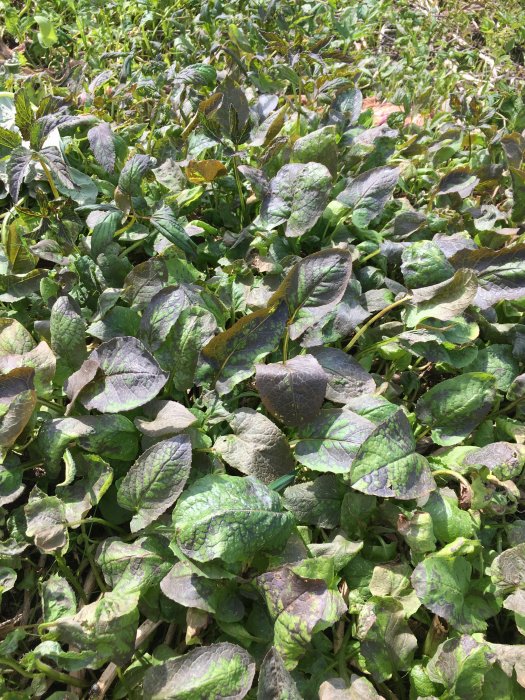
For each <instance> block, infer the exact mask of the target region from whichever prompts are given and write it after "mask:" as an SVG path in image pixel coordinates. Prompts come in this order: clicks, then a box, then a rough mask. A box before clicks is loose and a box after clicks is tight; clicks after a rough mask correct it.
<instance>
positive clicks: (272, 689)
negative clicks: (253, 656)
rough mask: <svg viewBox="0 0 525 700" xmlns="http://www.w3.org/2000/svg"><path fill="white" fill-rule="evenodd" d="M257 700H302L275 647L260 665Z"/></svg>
mask: <svg viewBox="0 0 525 700" xmlns="http://www.w3.org/2000/svg"><path fill="white" fill-rule="evenodd" d="M257 700H302V695H301V694H300V693H299V691H298V690H297V686H296V685H295V682H294V679H293V678H292V676H291V675H290V674H289V673H288V671H287V670H286V667H285V665H284V662H283V660H282V658H281V655H280V654H279V652H278V651H277V649H276V648H275V647H271V648H270V650H269V651H268V653H267V654H266V656H265V657H264V659H263V662H262V664H261V668H260V671H259V684H258V686H257Z"/></svg>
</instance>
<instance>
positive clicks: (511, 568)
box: [490, 543, 525, 593]
mask: <svg viewBox="0 0 525 700" xmlns="http://www.w3.org/2000/svg"><path fill="white" fill-rule="evenodd" d="M490 572H491V578H492V580H493V582H494V583H495V584H496V586H497V587H498V589H499V591H500V592H502V593H509V592H510V591H512V590H515V589H516V588H523V586H524V585H525V543H522V544H518V545H517V546H516V547H511V548H510V549H507V550H505V551H504V552H502V553H501V554H499V555H498V556H497V557H496V558H495V559H494V561H493V562H492V564H491V566H490Z"/></svg>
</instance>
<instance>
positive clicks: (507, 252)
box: [450, 245, 525, 309]
mask: <svg viewBox="0 0 525 700" xmlns="http://www.w3.org/2000/svg"><path fill="white" fill-rule="evenodd" d="M450 262H451V263H452V264H453V265H454V267H455V268H469V269H470V270H472V271H473V272H474V273H475V275H476V279H477V281H478V292H477V294H476V298H475V299H474V304H475V305H476V306H479V307H480V308H481V309H488V308H489V307H490V306H494V304H496V303H497V302H498V301H501V300H503V299H506V300H507V301H512V300H513V299H521V298H522V297H525V245H517V246H513V247H509V248H501V249H500V250H492V249H491V248H478V249H477V250H463V251H460V252H458V253H456V254H455V255H454V256H453V257H452V259H451V261H450Z"/></svg>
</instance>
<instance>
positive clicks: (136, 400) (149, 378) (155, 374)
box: [65, 336, 168, 413]
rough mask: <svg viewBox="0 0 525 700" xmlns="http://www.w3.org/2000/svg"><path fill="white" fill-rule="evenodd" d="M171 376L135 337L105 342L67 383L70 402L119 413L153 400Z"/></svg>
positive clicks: (105, 411) (104, 411)
mask: <svg viewBox="0 0 525 700" xmlns="http://www.w3.org/2000/svg"><path fill="white" fill-rule="evenodd" d="M167 379H168V376H167V374H166V373H165V372H163V371H162V370H161V368H160V367H159V365H158V363H157V362H156V360H155V358H154V357H152V355H150V353H149V352H148V351H147V350H146V349H145V347H144V346H143V345H142V343H141V342H140V341H139V340H137V339H136V338H132V337H127V336H124V337H119V338H113V339H112V340H109V341H108V342H107V343H102V344H101V345H99V346H98V348H97V349H96V350H93V352H92V353H91V354H90V355H89V357H88V359H87V360H85V361H84V363H83V364H82V366H81V367H80V369H79V370H78V371H77V372H75V373H74V374H72V375H71V376H70V377H69V379H68V380H67V382H66V386H65V391H66V394H67V395H68V397H69V398H70V399H71V401H74V400H75V399H76V398H77V397H78V400H79V401H80V403H81V404H82V405H83V406H84V407H85V408H87V409H88V411H89V410H92V409H97V410H98V411H100V412H101V413H118V412H119V411H129V410H131V409H133V408H137V407H138V406H143V405H144V404H145V403H147V402H148V401H151V399H154V398H155V396H156V395H157V394H158V392H159V391H160V390H161V389H162V387H163V386H164V384H166V381H167Z"/></svg>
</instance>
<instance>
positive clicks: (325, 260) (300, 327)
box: [268, 248, 352, 340]
mask: <svg viewBox="0 0 525 700" xmlns="http://www.w3.org/2000/svg"><path fill="white" fill-rule="evenodd" d="M351 272H352V258H351V255H350V253H349V252H348V251H346V250H342V249H338V248H327V249H325V250H321V251H319V252H318V253H313V254H312V255H309V256H308V257H306V258H304V259H303V260H300V261H299V262H298V263H297V264H296V265H294V266H293V267H292V269H291V270H290V272H289V273H288V274H287V275H286V277H285V278H284V280H283V281H282V283H281V284H280V285H279V288H278V289H277V291H276V292H275V294H273V295H272V296H271V297H270V300H269V302H268V303H269V304H276V303H278V302H279V301H281V300H283V299H284V300H285V301H286V304H287V305H288V312H289V321H288V326H289V333H290V338H291V339H292V340H295V339H296V338H298V337H299V336H300V335H301V334H302V333H304V331H305V330H306V329H307V328H309V327H310V326H312V325H313V324H314V323H315V322H316V321H318V320H319V319H321V318H322V317H323V316H324V315H325V314H326V313H327V312H328V311H330V310H331V309H332V308H333V307H334V306H335V305H336V304H337V303H338V302H339V301H341V299H342V298H343V295H344V293H345V290H346V286H347V284H348V280H349V279H350V274H351Z"/></svg>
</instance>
